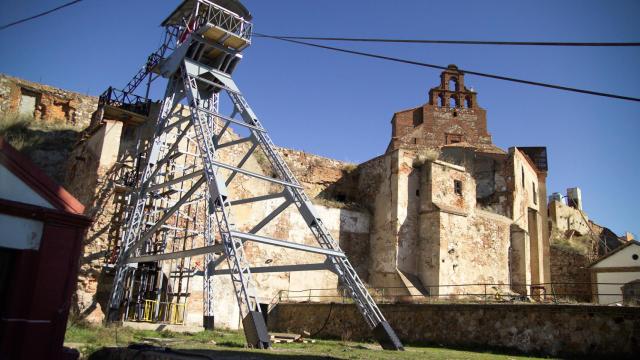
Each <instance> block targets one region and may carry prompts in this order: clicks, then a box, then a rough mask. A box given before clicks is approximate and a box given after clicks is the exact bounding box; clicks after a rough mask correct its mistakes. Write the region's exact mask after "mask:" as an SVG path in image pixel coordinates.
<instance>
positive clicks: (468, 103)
mask: <svg viewBox="0 0 640 360" xmlns="http://www.w3.org/2000/svg"><path fill="white" fill-rule="evenodd" d="M464 106H465V107H466V108H467V109H471V108H472V107H473V101H472V100H471V96H466V97H465V98H464Z"/></svg>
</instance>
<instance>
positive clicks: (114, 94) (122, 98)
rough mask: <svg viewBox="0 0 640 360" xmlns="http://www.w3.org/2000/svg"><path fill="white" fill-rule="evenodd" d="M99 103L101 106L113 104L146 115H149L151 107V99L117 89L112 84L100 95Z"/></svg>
mask: <svg viewBox="0 0 640 360" xmlns="http://www.w3.org/2000/svg"><path fill="white" fill-rule="evenodd" d="M98 104H99V106H104V105H109V106H113V107H115V108H118V109H122V110H126V111H130V112H133V113H136V114H140V115H144V116H148V115H149V111H150V109H151V101H150V100H149V99H147V98H145V97H142V96H138V95H134V94H131V93H128V92H125V91H122V90H118V89H115V88H114V87H111V86H110V87H109V88H108V89H107V90H106V91H105V92H104V93H102V95H100V99H99V101H98Z"/></svg>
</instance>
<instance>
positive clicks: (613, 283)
mask: <svg viewBox="0 0 640 360" xmlns="http://www.w3.org/2000/svg"><path fill="white" fill-rule="evenodd" d="M590 270H591V282H592V283H593V287H592V288H593V296H594V301H596V302H597V303H598V304H601V305H610V304H617V303H622V287H623V286H624V285H625V284H627V283H629V282H632V281H634V280H639V279H640V242H638V241H635V240H632V241H629V242H627V243H626V244H624V245H622V246H620V247H619V248H617V249H616V250H614V251H612V252H610V253H609V254H607V255H605V256H603V257H602V258H600V259H598V260H597V261H596V262H594V263H593V264H591V266H590Z"/></svg>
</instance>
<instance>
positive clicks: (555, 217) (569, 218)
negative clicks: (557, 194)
mask: <svg viewBox="0 0 640 360" xmlns="http://www.w3.org/2000/svg"><path fill="white" fill-rule="evenodd" d="M549 220H551V222H552V223H553V227H554V228H555V229H557V230H559V231H561V232H563V233H565V232H567V231H569V230H574V231H576V232H578V234H577V235H587V234H589V233H590V228H589V218H588V217H587V214H585V213H584V212H582V211H580V210H578V209H576V208H574V207H571V206H568V205H565V204H564V203H563V202H560V201H557V200H553V201H551V203H549Z"/></svg>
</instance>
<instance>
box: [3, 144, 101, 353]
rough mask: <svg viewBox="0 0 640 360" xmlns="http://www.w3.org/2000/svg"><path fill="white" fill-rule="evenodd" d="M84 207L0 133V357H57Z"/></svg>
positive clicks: (83, 223)
mask: <svg viewBox="0 0 640 360" xmlns="http://www.w3.org/2000/svg"><path fill="white" fill-rule="evenodd" d="M83 211H84V206H83V205H82V204H80V203H79V202H78V200H76V199H75V198H74V197H73V196H72V195H71V194H69V193H68V192H67V191H66V190H65V189H63V188H62V187H61V186H59V185H57V184H56V183H54V182H53V181H52V180H51V179H50V178H49V177H47V176H46V175H45V174H44V173H43V172H42V171H41V170H40V169H38V168H37V167H36V166H35V165H34V164H33V163H32V162H31V161H30V160H29V159H27V158H26V157H25V156H23V155H22V154H20V153H19V152H18V151H16V150H15V149H14V148H13V147H11V146H10V145H9V144H8V143H7V142H6V141H4V140H3V139H2V138H0V359H5V358H6V359H62V358H63V357H64V355H63V350H62V344H63V341H64V334H65V328H66V324H67V317H68V315H69V307H70V305H71V296H72V292H73V291H74V289H75V286H76V277H77V272H78V259H79V257H80V251H81V247H82V239H83V236H84V233H85V230H86V228H87V227H88V226H89V225H90V223H91V221H90V219H88V218H87V217H85V216H83V215H82V213H83Z"/></svg>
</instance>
